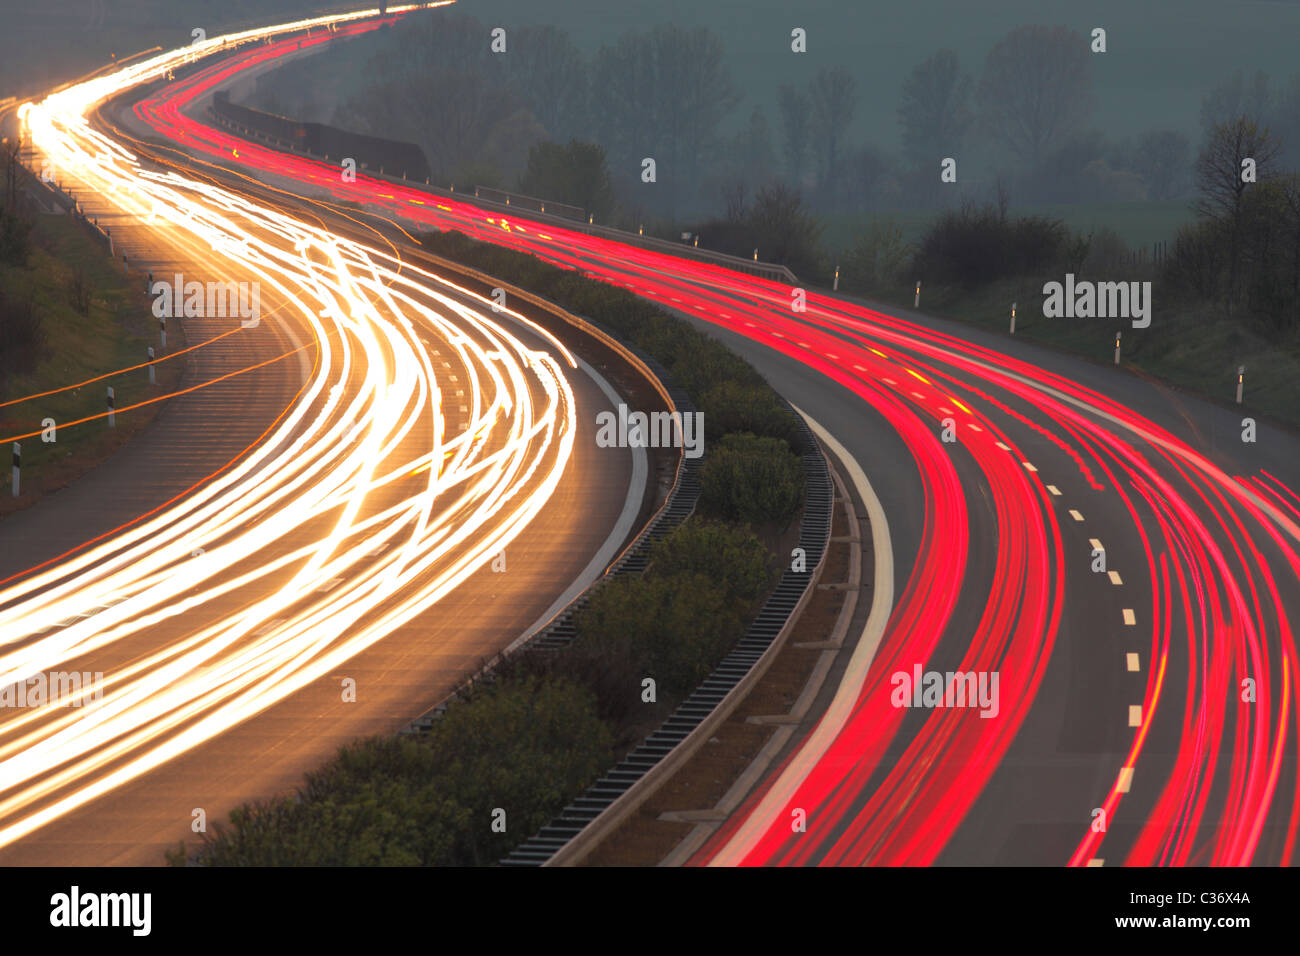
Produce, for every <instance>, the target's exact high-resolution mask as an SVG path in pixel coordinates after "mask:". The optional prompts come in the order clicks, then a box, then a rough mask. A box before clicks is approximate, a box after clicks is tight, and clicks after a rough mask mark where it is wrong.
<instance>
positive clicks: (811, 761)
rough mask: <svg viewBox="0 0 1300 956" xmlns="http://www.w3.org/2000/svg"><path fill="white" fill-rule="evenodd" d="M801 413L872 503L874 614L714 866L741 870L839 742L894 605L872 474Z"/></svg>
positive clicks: (884, 526)
mask: <svg viewBox="0 0 1300 956" xmlns="http://www.w3.org/2000/svg"><path fill="white" fill-rule="evenodd" d="M795 412H796V413H798V414H799V415H802V416H803V418H804V419H805V420H806V421H807V422H808V427H809V428H811V429H812V431H813V433H814V434H816V436H817V437H818V438H820V439H821V440H822V441H823V442H824V443H825V444H826V446H827V447H828V448H829V449H830V450H831V452H832V453H833V454H834V455H835V456H836V457H837V458H839V460H840V461H841V462H842V463H843V465H844V468H845V470H846V471H847V472H848V477H849V478H850V479H852V481H853V487H854V488H855V489H857V492H858V495H859V496H861V498H862V502H863V504H865V505H866V509H867V518H868V520H869V521H870V522H871V545H872V551H873V553H874V556H875V580H874V582H873V584H872V589H871V593H872V598H871V613H870V614H868V615H867V623H866V624H865V625H864V626H863V628H862V636H861V637H860V638H859V639H858V644H857V647H855V648H854V649H853V656H852V657H851V658H850V659H849V663H848V666H847V667H846V668H845V671H844V675H843V676H842V677H841V678H840V685H839V687H837V688H836V690H835V697H834V699H832V700H831V703H830V706H829V707H827V708H826V713H825V714H823V715H822V719H821V720H819V721H818V722H817V727H816V729H814V730H813V732H812V734H811V735H810V736H809V737H808V739H807V740H806V741H805V742H804V744H803V746H801V747H800V748H799V750H798V751H797V752H796V753H795V754H794V756H793V757H791V758H790V762H789V763H787V764H786V766H785V769H784V770H783V771H782V772H781V775H780V776H779V777H777V778H776V780H774V781H773V782H772V785H771V786H770V787H769V788H768V790H767V793H766V794H764V796H763V799H762V800H760V801H759V803H758V805H757V806H756V807H754V808H753V810H752V811H750V814H749V816H748V817H746V818H745V820H744V822H743V823H741V825H740V827H739V829H737V830H736V832H735V833H734V834H733V835H732V837H731V839H730V840H729V841H727V843H726V845H725V846H723V847H722V848H721V849H719V850H718V852H717V853H716V854H715V855H714V857H713V859H712V860H710V861H709V866H735V865H736V863H737V862H738V861H739V860H741V859H742V858H743V857H744V856H745V854H746V853H748V852H749V849H750V847H752V846H753V844H754V843H755V841H757V840H758V839H760V838H761V837H762V836H763V834H764V833H765V832H766V831H767V828H768V825H769V823H770V822H771V821H772V820H773V819H775V818H776V816H777V813H778V812H779V811H780V810H781V808H782V807H784V806H785V805H786V803H788V802H789V801H790V799H791V798H792V797H793V796H794V794H795V792H796V791H797V790H798V788H799V786H800V784H802V783H803V781H804V780H805V779H806V778H807V776H808V773H809V771H810V770H811V769H812V768H813V767H815V766H816V765H817V763H818V762H819V761H820V760H821V758H822V757H823V756H824V755H825V753H826V751H827V749H828V748H829V747H830V745H831V743H832V742H833V741H834V740H835V738H836V737H837V736H839V733H840V731H841V730H843V729H844V725H845V723H846V722H847V721H848V719H849V717H850V716H851V715H852V713H853V710H854V708H855V706H856V705H857V701H858V696H859V694H860V693H861V690H862V682H863V681H864V680H865V679H866V676H867V671H868V670H869V669H870V667H871V660H872V658H874V657H875V656H876V649H877V648H878V647H879V646H880V641H881V639H882V638H884V636H885V625H886V624H888V623H889V616H890V614H891V613H893V606H894V546H893V544H892V543H891V541H890V536H889V521H888V519H887V518H886V517H885V508H884V505H882V504H881V503H880V499H879V498H877V497H876V493H875V491H874V490H873V489H872V487H871V483H870V482H869V481H867V475H866V472H864V471H863V470H862V466H861V465H860V464H858V462H857V460H856V459H855V458H854V457H853V456H852V455H850V454H849V452H848V449H846V448H845V447H844V446H843V445H841V444H840V443H839V442H838V441H836V440H835V436H834V435H832V434H831V433H830V432H828V431H827V430H826V429H825V428H823V427H822V426H821V425H820V424H819V423H818V422H817V421H816V420H814V419H813V418H811V417H809V416H808V414H807V413H805V412H804V411H802V410H801V409H799V408H795Z"/></svg>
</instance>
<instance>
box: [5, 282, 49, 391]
mask: <svg viewBox="0 0 1300 956" xmlns="http://www.w3.org/2000/svg"><path fill="white" fill-rule="evenodd" d="M45 340H46V336H45V330H44V329H43V328H41V315H40V313H39V312H37V311H36V307H35V306H34V305H33V304H32V300H31V299H30V298H28V299H15V298H12V297H8V296H5V295H3V294H2V293H0V372H3V373H4V374H6V375H13V374H20V375H21V374H25V373H27V372H30V371H32V370H33V369H34V368H35V367H36V363H37V362H39V361H40V359H41V355H42V354H43V353H44V351H45Z"/></svg>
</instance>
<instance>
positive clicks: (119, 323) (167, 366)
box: [0, 216, 183, 514]
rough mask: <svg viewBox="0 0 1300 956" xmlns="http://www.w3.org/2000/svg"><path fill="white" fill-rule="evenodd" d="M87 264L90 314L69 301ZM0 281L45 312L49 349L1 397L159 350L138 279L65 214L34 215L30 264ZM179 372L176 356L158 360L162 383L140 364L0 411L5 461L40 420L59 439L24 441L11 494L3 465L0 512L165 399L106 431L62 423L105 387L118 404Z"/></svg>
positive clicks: (97, 450) (100, 424)
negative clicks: (17, 487)
mask: <svg viewBox="0 0 1300 956" xmlns="http://www.w3.org/2000/svg"><path fill="white" fill-rule="evenodd" d="M76 268H80V269H83V270H84V271H85V275H86V281H87V284H88V285H89V287H90V289H91V290H92V291H91V305H90V311H89V313H88V314H86V315H83V314H82V313H80V312H79V311H77V309H75V308H74V307H73V305H72V301H71V297H70V295H69V293H68V286H69V283H70V281H71V278H72V275H73V271H74V269H76ZM0 287H2V288H3V290H4V292H5V295H6V296H11V297H14V298H17V299H23V298H26V297H27V296H29V295H30V296H31V298H32V301H33V303H34V305H35V307H36V310H37V311H38V312H39V313H40V314H41V315H42V316H43V321H42V328H43V329H44V331H45V334H46V352H45V355H44V357H43V359H42V360H41V361H40V362H39V363H38V365H37V367H36V368H34V369H33V370H31V371H30V372H29V373H27V374H25V375H20V376H15V377H14V378H13V379H12V380H11V381H9V382H8V383H6V385H5V387H4V389H3V400H4V401H11V400H13V399H16V398H20V397H22V396H27V395H32V394H37V393H40V392H45V391H48V390H51V389H57V388H62V387H63V386H66V385H71V384H74V383H77V382H82V381H85V380H86V379H89V378H94V377H96V376H98V375H102V374H104V373H106V372H111V371H115V370H117V369H120V368H125V367H128V366H131V365H137V364H139V363H141V362H143V361H145V360H146V358H147V356H146V349H147V348H148V346H150V345H153V346H155V348H156V347H157V344H158V343H157V332H156V325H155V320H154V319H153V317H152V314H151V313H150V311H149V307H148V298H147V296H146V295H145V293H144V282H143V280H140V279H139V278H138V277H137V276H134V275H132V276H126V275H123V273H122V269H121V266H120V265H119V264H118V263H117V261H115V260H112V259H110V258H109V257H108V254H107V252H106V251H105V250H103V249H102V248H101V247H100V246H99V245H98V244H97V243H96V242H95V241H94V240H92V239H91V238H90V235H89V234H88V232H87V231H86V229H85V228H84V227H83V226H82V225H81V224H79V223H77V222H75V221H74V220H72V219H71V218H69V217H67V216H40V217H38V218H37V222H36V228H35V230H34V231H33V250H32V254H31V257H30V259H29V260H28V263H27V266H26V267H25V268H24V267H15V266H3V267H0ZM179 335H180V332H179V329H177V330H175V331H173V333H172V336H171V338H170V339H169V342H168V344H169V346H170V347H171V349H172V350H175V349H176V348H179V347H183V346H182V343H180V342H179V341H178V339H179ZM180 373H181V368H180V364H179V363H178V362H167V363H163V364H162V365H161V366H160V367H159V371H158V384H157V385H154V386H150V385H149V382H148V375H147V373H146V371H145V370H144V369H140V370H137V371H134V372H130V373H128V374H125V375H118V376H114V377H113V378H110V379H107V380H104V381H100V382H95V383H93V384H90V385H87V386H85V387H83V388H79V389H74V390H69V391H65V392H61V393H59V394H57V395H50V396H46V397H43V398H38V399H32V400H29V401H24V402H21V403H18V404H14V405H9V406H7V407H3V408H0V440H3V443H2V444H0V447H2V448H3V449H4V451H5V452H6V454H4V455H3V458H2V459H0V460H2V462H3V464H5V465H6V466H7V465H8V454H7V452H8V449H9V442H10V441H11V440H12V437H13V436H16V435H19V434H25V433H27V432H32V431H36V430H38V429H40V428H41V420H42V419H44V418H47V417H49V418H53V419H54V420H55V422H56V423H60V425H61V427H59V429H58V431H57V432H56V435H57V441H55V442H54V443H49V444H47V443H44V442H42V441H41V440H40V439H39V438H27V439H24V440H23V442H22V447H23V482H22V486H23V492H24V493H23V495H22V497H20V498H19V499H17V500H15V499H13V498H12V497H11V496H10V494H9V491H8V490H7V486H8V476H9V469H8V467H5V468H4V469H2V471H3V476H4V479H5V482H4V483H5V486H6V490H5V491H4V493H3V494H2V495H0V514H3V513H4V512H7V511H11V510H14V508H15V507H22V506H24V505H26V504H30V503H31V502H33V501H35V500H36V499H37V498H39V497H40V496H41V495H43V494H46V493H48V492H50V491H52V490H54V489H56V488H58V487H60V486H62V485H64V484H66V483H67V482H69V481H71V480H73V479H74V478H76V477H77V476H79V475H80V474H82V473H84V472H85V471H87V470H88V469H90V468H92V467H93V466H94V465H95V464H97V463H99V462H100V461H102V460H103V459H104V458H106V457H107V456H108V455H109V454H111V453H112V451H113V450H114V449H116V448H117V447H118V446H120V445H121V444H122V443H123V442H124V441H126V440H127V439H128V438H130V437H131V436H132V435H134V434H135V433H136V432H138V431H139V430H140V429H141V428H142V427H144V425H145V424H146V423H147V422H148V421H149V420H150V419H151V418H152V417H153V416H154V415H155V414H156V413H157V411H158V410H159V409H160V407H161V405H162V404H163V403H157V404H154V405H151V406H146V407H145V408H142V409H138V410H133V411H128V412H123V413H121V414H119V415H117V427H116V428H114V429H109V428H108V425H107V422H106V421H105V420H103V419H100V420H96V421H91V422H87V423H85V424H82V425H68V426H62V424H61V423H64V422H71V421H74V420H76V419H79V418H83V417H85V416H88V415H94V414H97V413H99V412H103V411H105V408H106V403H105V389H106V387H107V386H109V385H112V386H113V388H114V390H115V392H116V400H117V407H118V408H125V407H126V406H128V405H130V404H133V403H134V402H138V401H141V400H143V399H145V398H147V397H149V396H152V395H157V394H160V393H162V392H163V391H165V390H166V389H168V388H169V387H172V386H173V385H174V383H175V382H176V381H178V380H179V378H180Z"/></svg>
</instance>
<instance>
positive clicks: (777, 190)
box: [749, 182, 822, 270]
mask: <svg viewBox="0 0 1300 956" xmlns="http://www.w3.org/2000/svg"><path fill="white" fill-rule="evenodd" d="M749 225H750V228H751V229H752V231H753V236H754V241H755V242H756V243H757V244H758V251H759V257H760V258H763V259H766V260H767V261H769V262H779V263H783V264H785V265H787V266H789V267H790V268H791V269H792V270H793V269H809V268H815V267H816V265H817V259H818V253H817V240H818V238H819V237H820V236H821V231H822V226H821V224H820V223H818V221H817V219H816V218H815V217H814V216H813V215H812V214H811V213H809V212H808V211H807V209H805V208H804V204H803V200H802V198H800V195H799V193H798V192H797V191H796V190H793V189H790V188H789V187H788V186H786V185H785V184H784V183H782V182H772V183H769V184H767V185H766V186H764V187H763V188H762V189H760V190H759V191H758V195H757V196H755V197H754V205H753V207H752V208H751V209H750V212H749Z"/></svg>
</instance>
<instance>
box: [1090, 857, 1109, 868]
mask: <svg viewBox="0 0 1300 956" xmlns="http://www.w3.org/2000/svg"><path fill="white" fill-rule="evenodd" d="M1088 865H1089V866H1105V865H1106V861H1105V860H1104V859H1102V858H1101V857H1099V856H1094V857H1093V858H1092V859H1091V860H1089V861H1088Z"/></svg>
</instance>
